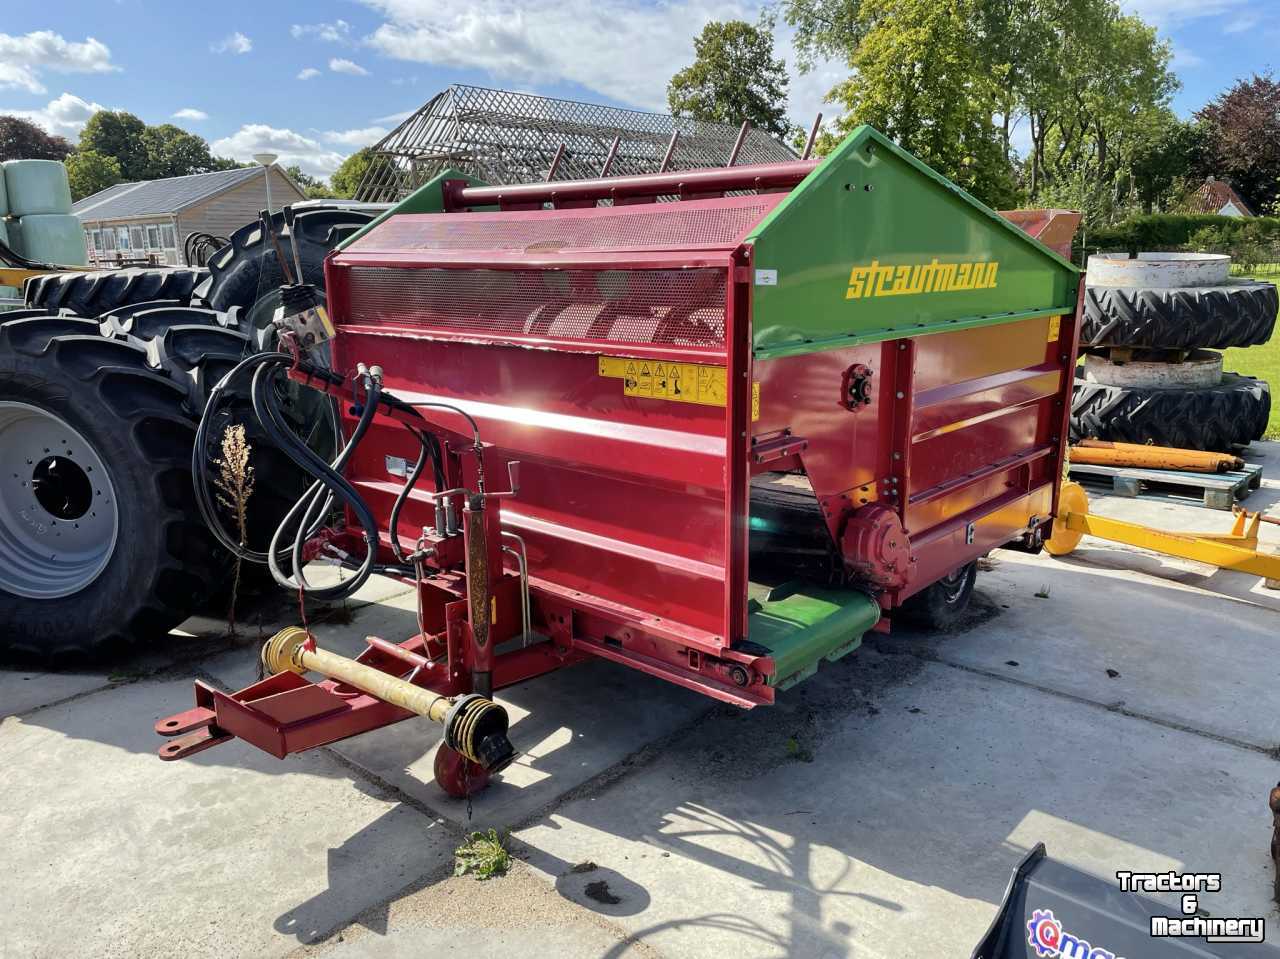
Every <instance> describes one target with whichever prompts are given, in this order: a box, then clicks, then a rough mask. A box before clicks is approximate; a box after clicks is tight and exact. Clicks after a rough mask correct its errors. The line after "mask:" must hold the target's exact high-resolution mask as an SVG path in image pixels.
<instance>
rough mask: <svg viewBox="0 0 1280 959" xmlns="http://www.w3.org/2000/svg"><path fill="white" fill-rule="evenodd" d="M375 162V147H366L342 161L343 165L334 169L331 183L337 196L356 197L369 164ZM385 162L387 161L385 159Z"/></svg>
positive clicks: (330, 179) (348, 198) (330, 178)
mask: <svg viewBox="0 0 1280 959" xmlns="http://www.w3.org/2000/svg"><path fill="white" fill-rule="evenodd" d="M373 162H374V155H373V147H364V148H362V149H360V150H357V151H356V152H355V153H353V154H351V156H349V157H347V158H346V159H345V160H343V161H342V166H340V167H338V169H336V170H334V171H333V176H331V177H329V184H330V185H331V186H332V187H333V192H334V194H335V195H336V196H338V197H341V198H343V199H346V200H350V199H352V198H354V197H355V195H356V190H357V189H359V187H360V181H361V180H363V179H364V177H365V174H366V173H367V172H368V170H369V165H370V164H371V163H373ZM383 162H385V161H383Z"/></svg>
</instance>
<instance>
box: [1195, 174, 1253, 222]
mask: <svg viewBox="0 0 1280 959" xmlns="http://www.w3.org/2000/svg"><path fill="white" fill-rule="evenodd" d="M1228 203H1230V204H1232V205H1233V206H1234V207H1235V208H1236V209H1237V210H1239V211H1240V212H1241V213H1243V214H1244V215H1245V216H1257V214H1256V213H1254V212H1253V210H1252V209H1251V208H1250V206H1249V204H1247V203H1245V202H1244V200H1243V199H1241V197H1240V194H1239V193H1237V192H1236V191H1235V188H1234V187H1232V185H1231V184H1230V183H1229V182H1227V181H1226V180H1218V179H1215V178H1214V177H1208V178H1207V179H1206V180H1205V181H1204V182H1203V183H1201V184H1200V187H1199V188H1198V189H1197V190H1196V192H1195V193H1194V194H1193V195H1192V197H1191V202H1190V204H1189V206H1190V211H1189V212H1191V213H1217V212H1218V211H1219V210H1221V209H1222V208H1223V207H1224V206H1226V205H1227V204H1228Z"/></svg>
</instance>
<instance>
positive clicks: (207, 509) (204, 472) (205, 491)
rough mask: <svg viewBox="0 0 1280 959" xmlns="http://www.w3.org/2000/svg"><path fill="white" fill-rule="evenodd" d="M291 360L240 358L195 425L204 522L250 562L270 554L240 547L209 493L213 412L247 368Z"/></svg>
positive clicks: (194, 469) (195, 470)
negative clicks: (224, 394)
mask: <svg viewBox="0 0 1280 959" xmlns="http://www.w3.org/2000/svg"><path fill="white" fill-rule="evenodd" d="M292 362H293V358H292V357H291V356H289V355H288V354H287V353H255V354H254V355H252V356H250V357H248V358H246V359H244V360H241V361H240V362H239V363H237V364H236V365H235V367H233V368H232V369H231V370H229V371H228V372H227V374H226V375H225V376H224V377H223V378H222V379H221V380H219V381H218V384H217V385H216V386H215V387H214V388H213V390H212V391H211V392H210V393H209V402H208V403H207V404H206V405H205V412H204V416H202V417H201V418H200V425H199V426H198V427H197V428H196V439H195V445H194V447H193V449H192V451H191V477H192V480H193V481H194V485H195V495H196V506H197V508H198V509H199V511H200V518H201V519H203V520H204V525H205V526H206V527H208V529H209V532H210V533H212V534H213V536H214V538H215V539H216V540H217V541H218V542H219V543H220V544H221V545H222V546H223V547H225V548H226V549H227V550H228V551H230V552H231V553H232V554H233V555H235V556H236V557H238V558H239V559H242V560H245V561H246V562H250V563H265V562H266V561H267V554H266V553H261V552H259V551H257V550H254V549H249V548H248V547H246V546H241V545H240V543H239V542H238V541H236V540H235V539H233V538H232V537H231V536H230V535H229V534H228V533H227V531H226V530H225V529H224V528H223V526H222V521H221V520H219V519H218V512H217V508H216V507H215V505H214V502H213V497H212V495H211V494H210V492H209V487H210V482H209V457H208V455H207V448H208V442H209V429H210V424H212V423H213V420H214V416H213V415H212V414H213V413H214V411H215V410H216V409H217V408H218V404H219V401H220V400H221V399H222V395H223V393H224V392H226V390H227V389H228V387H229V386H230V385H231V383H232V382H234V381H235V380H236V379H237V378H238V377H240V376H242V375H243V374H244V373H245V372H246V371H248V370H252V369H256V368H258V367H264V366H271V365H284V364H289V363H292Z"/></svg>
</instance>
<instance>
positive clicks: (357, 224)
mask: <svg viewBox="0 0 1280 959" xmlns="http://www.w3.org/2000/svg"><path fill="white" fill-rule="evenodd" d="M372 219H373V214H372V213H367V212H364V211H361V210H349V209H342V208H340V207H317V208H314V209H305V208H304V209H301V210H298V211H297V213H296V214H295V216H294V220H293V229H294V232H295V233H296V235H297V242H298V258H299V259H300V260H301V261H302V280H303V281H304V282H306V283H311V284H314V285H315V286H317V287H319V288H320V289H324V258H325V257H326V256H327V255H328V254H329V251H330V250H332V249H333V248H334V247H335V246H337V245H338V244H339V243H341V242H342V241H343V240H345V239H346V238H347V237H349V236H350V235H351V234H352V233H355V232H356V231H357V230H359V229H360V228H361V227H363V226H365V225H366V224H367V223H369V221H370V220H372ZM271 229H272V231H273V232H274V233H275V235H276V240H277V242H278V243H279V244H280V251H281V253H282V254H283V256H284V258H285V261H286V263H287V264H288V267H289V273H290V275H291V276H292V274H293V272H294V264H293V251H292V247H291V243H290V237H289V228H288V227H286V226H285V222H284V214H283V213H276V214H273V216H272V219H271ZM292 279H293V281H294V282H295V283H296V282H298V277H296V276H293V277H292ZM283 283H284V274H283V273H282V272H281V270H280V263H279V260H278V259H277V257H276V251H275V247H274V246H273V245H272V243H271V240H270V238H268V237H267V236H265V235H264V233H263V230H262V227H261V225H260V224H258V223H250V224H248V225H247V226H242V227H241V228H240V229H238V230H236V231H235V232H234V233H232V234H231V243H230V245H229V246H225V247H223V248H222V249H221V250H219V251H218V252H217V253H215V254H214V255H213V257H212V258H211V259H210V260H209V277H208V279H206V280H205V281H204V282H202V283H201V284H200V286H199V287H197V288H196V291H195V293H196V296H197V297H198V298H199V300H200V301H201V302H202V303H204V304H205V305H206V306H209V307H211V308H212V309H215V310H229V309H231V308H232V307H234V306H238V307H240V308H241V309H242V310H245V311H246V312H249V311H252V312H253V313H258V312H260V311H261V310H260V308H255V304H257V303H258V301H259V300H262V299H263V298H264V297H265V296H266V294H268V293H271V292H273V291H275V290H278V289H279V288H280V286H281V285H282V284H283ZM249 320H250V322H251V323H253V325H255V326H261V325H262V323H261V321H260V320H259V319H258V318H257V317H256V316H251V317H249Z"/></svg>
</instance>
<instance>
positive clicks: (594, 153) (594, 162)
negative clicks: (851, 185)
mask: <svg viewBox="0 0 1280 959" xmlns="http://www.w3.org/2000/svg"><path fill="white" fill-rule="evenodd" d="M673 132H678V133H679V137H678V138H677V141H676V148H675V152H674V154H673V155H672V157H671V160H670V163H669V165H668V168H669V169H672V170H692V169H696V168H699V167H716V166H723V165H724V164H725V162H726V161H727V160H728V157H729V154H730V153H731V152H732V150H733V144H734V142H735V140H737V137H738V127H737V126H735V125H733V124H728V123H710V122H706V121H702V120H692V119H689V118H688V117H673V116H670V115H668V114H664V113H644V112H642V111H639V110H624V109H621V108H618V107H608V106H603V105H601V104H597V103H579V102H577V101H574V100H557V99H553V98H551V97H539V96H535V95H533V94H529V93H515V92H513V91H510V90H490V89H486V88H484V87H471V86H465V85H462V84H454V85H453V86H450V87H447V88H446V89H445V90H443V91H442V92H440V93H438V94H436V95H435V96H434V97H432V98H431V100H430V101H429V102H428V103H427V104H425V105H424V106H423V107H422V108H421V109H419V110H418V111H417V112H416V113H414V114H413V115H412V116H410V117H408V118H407V119H406V120H405V121H404V122H403V123H401V124H400V125H399V126H398V127H396V128H395V129H394V130H392V131H391V133H389V134H387V136H386V137H384V138H383V139H382V140H381V141H380V142H379V143H378V144H376V145H375V146H374V147H373V154H372V157H371V159H370V162H369V165H368V167H367V169H366V171H365V175H364V178H363V179H362V180H361V181H360V187H359V189H358V190H357V192H356V196H357V198H358V199H360V200H365V201H370V202H394V201H397V200H401V199H403V198H404V197H406V196H408V195H409V193H411V192H412V191H413V190H416V189H417V188H418V187H420V186H421V185H422V184H424V183H426V182H427V181H428V180H430V179H431V178H432V177H434V176H436V175H437V174H438V173H440V172H441V171H443V170H446V169H453V170H458V171H460V172H462V173H468V174H471V175H472V176H474V177H477V178H479V179H481V180H483V181H484V182H486V183H531V182H534V181H537V180H544V179H546V177H547V171H548V170H549V169H550V168H551V164H552V159H553V158H554V157H555V155H556V151H557V149H558V148H559V147H561V146H563V147H564V153H563V156H562V157H561V160H560V163H559V165H558V166H557V167H556V171H555V177H554V179H557V180H577V179H583V178H586V177H593V176H598V175H599V173H600V169H601V166H602V165H603V164H604V160H605V157H606V156H608V154H609V149H610V146H611V144H612V141H613V138H614V137H617V138H618V149H617V151H616V153H615V155H614V158H613V162H612V164H611V166H610V168H609V172H610V174H611V175H613V176H623V175H628V174H634V173H654V172H656V171H657V170H658V167H659V166H660V165H661V163H662V158H663V156H664V155H665V153H666V149H667V145H668V143H669V142H670V139H671V134H672V133H673ZM795 158H796V155H795V153H793V152H792V151H791V150H790V149H788V148H787V147H786V146H785V145H783V144H782V143H780V142H779V141H777V140H775V139H774V138H773V137H771V136H769V135H768V134H767V133H764V132H762V131H760V130H755V129H752V130H750V131H749V132H748V134H747V137H746V140H745V142H744V143H743V144H742V149H741V151H740V152H739V154H738V159H737V162H738V163H740V164H747V163H772V162H777V161H780V160H794V159H795Z"/></svg>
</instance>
